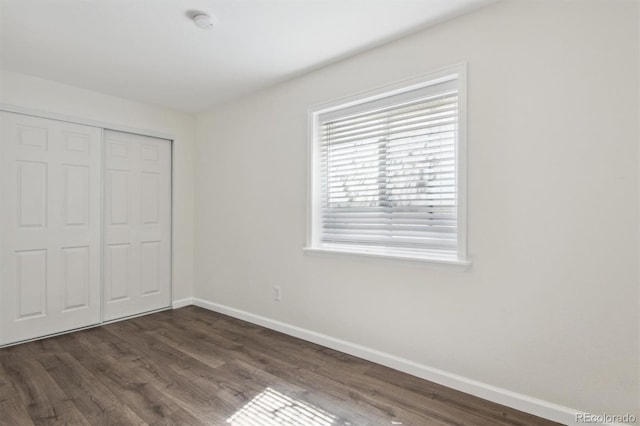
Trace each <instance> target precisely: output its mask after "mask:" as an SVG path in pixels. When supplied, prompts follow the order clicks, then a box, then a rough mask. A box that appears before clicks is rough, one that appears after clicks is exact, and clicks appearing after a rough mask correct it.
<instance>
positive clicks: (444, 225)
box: [315, 78, 459, 258]
mask: <svg viewBox="0 0 640 426" xmlns="http://www.w3.org/2000/svg"><path fill="white" fill-rule="evenodd" d="M458 92H459V91H458V85H457V80H456V79H455V78H453V79H450V80H448V81H445V82H439V83H437V84H432V85H427V86H424V87H420V88H418V89H413V90H408V91H403V92H402V91H401V92H400V93H397V92H396V93H394V94H392V95H389V96H382V97H380V96H378V97H376V98H375V99H374V100H370V101H365V102H362V103H356V104H350V105H348V106H345V107H344V108H339V107H338V108H332V109H331V110H329V111H325V112H320V113H319V114H317V121H316V126H317V129H316V138H317V141H316V144H317V145H316V153H317V156H318V157H319V158H318V159H317V170H318V174H317V177H318V178H319V185H317V189H318V190H319V194H316V196H318V195H319V197H318V203H317V206H318V209H317V210H318V211H317V212H316V221H315V222H316V224H317V225H316V226H317V227H318V229H316V230H315V232H316V235H317V243H318V245H319V246H320V247H322V248H335V249H339V250H346V251H354V252H381V253H400V254H402V253H405V254H408V255H409V257H429V256H433V257H450V258H457V257H458V254H459V253H458V191H457V188H458V185H457V176H458V174H457V164H456V163H457V160H456V159H457V152H456V150H457V141H458V131H459V125H458V122H459V93H458Z"/></svg>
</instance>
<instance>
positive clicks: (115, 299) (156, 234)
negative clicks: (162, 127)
mask: <svg viewBox="0 0 640 426" xmlns="http://www.w3.org/2000/svg"><path fill="white" fill-rule="evenodd" d="M104 149H105V154H104V158H105V176H104V182H105V200H104V205H105V213H104V240H105V241H104V244H105V247H104V298H103V301H104V302H103V303H104V308H103V320H104V321H110V320H114V319H117V318H122V317H126V316H129V315H135V314H140V313H143V312H147V311H151V310H155V309H160V308H165V307H168V306H170V304H171V142H170V141H168V140H164V139H156V138H150V137H145V136H138V135H134V134H130V133H122V132H115V131H105V145H104Z"/></svg>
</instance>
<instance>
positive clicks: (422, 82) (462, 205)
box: [304, 63, 471, 266]
mask: <svg viewBox="0 0 640 426" xmlns="http://www.w3.org/2000/svg"><path fill="white" fill-rule="evenodd" d="M466 69H467V66H466V64H464V63H463V64H458V65H455V66H451V67H447V68H443V69H440V70H438V71H435V72H431V73H429V74H426V75H422V76H419V77H416V78H412V79H409V80H403V81H400V82H397V83H394V84H391V85H387V86H383V87H379V88H377V89H374V90H372V91H367V92H363V93H358V94H355V95H352V96H349V97H346V98H341V99H337V100H334V101H331V102H328V103H324V104H320V105H315V106H312V107H311V108H309V112H308V119H309V123H308V128H309V137H308V143H309V147H308V148H309V151H308V152H309V156H308V161H309V164H308V173H309V175H308V183H309V187H308V205H307V214H308V217H307V245H306V247H305V248H304V251H305V253H324V254H337V255H353V256H366V257H374V258H387V259H400V260H410V261H419V262H434V263H444V264H452V265H461V266H468V265H470V263H471V262H470V260H469V258H468V253H467V71H466ZM446 81H456V82H457V89H458V134H457V141H456V157H455V159H456V196H457V221H456V227H457V253H456V254H455V256H443V255H439V254H435V253H430V252H429V251H426V250H424V251H423V250H421V251H416V252H401V251H395V250H393V249H389V250H388V252H387V251H381V250H379V249H378V250H370V251H369V250H367V249H366V247H357V248H353V249H352V248H336V247H335V246H332V247H323V246H322V244H321V241H320V238H321V229H322V222H321V220H322V219H321V214H320V207H321V191H322V188H321V179H320V162H321V157H320V155H321V154H320V133H319V131H320V128H321V126H320V121H319V118H320V116H325V117H326V115H327V114H330V113H331V112H333V111H344V110H345V109H346V108H351V107H357V106H358V105H360V104H363V103H369V102H372V101H376V100H378V99H385V98H389V97H391V96H397V95H400V96H401V95H402V93H407V92H413V91H416V90H419V89H422V90H424V89H425V88H428V87H429V86H433V85H436V84H440V83H442V82H446Z"/></svg>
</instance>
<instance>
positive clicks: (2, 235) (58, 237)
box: [0, 112, 102, 344]
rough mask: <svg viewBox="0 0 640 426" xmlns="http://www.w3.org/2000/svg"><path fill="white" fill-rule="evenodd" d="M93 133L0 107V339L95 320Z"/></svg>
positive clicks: (97, 208) (97, 175)
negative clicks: (1, 109)
mask: <svg viewBox="0 0 640 426" xmlns="http://www.w3.org/2000/svg"><path fill="white" fill-rule="evenodd" d="M101 133H102V130H101V129H98V128H94V127H89V126H83V125H78V124H70V123H66V122H62V121H56V120H48V119H43V118H36V117H32V116H28V115H22V114H14V113H9V112H0V138H1V139H0V344H8V343H14V342H18V341H21V340H26V339H31V338H35V337H41V336H46V335H48V334H53V333H58V332H62V331H67V330H72V329H74V328H79V327H85V326H89V325H93V324H97V323H99V322H100V263H101V256H100V236H101V224H100V215H101V202H100V190H101V184H100V181H101V160H100V158H101V153H100V151H101V149H100V140H101Z"/></svg>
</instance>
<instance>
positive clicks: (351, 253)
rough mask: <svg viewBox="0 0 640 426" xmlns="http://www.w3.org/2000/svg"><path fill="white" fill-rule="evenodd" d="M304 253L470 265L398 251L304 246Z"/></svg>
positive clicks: (459, 265) (445, 258)
mask: <svg viewBox="0 0 640 426" xmlns="http://www.w3.org/2000/svg"><path fill="white" fill-rule="evenodd" d="M302 251H303V252H304V253H305V254H311V255H329V256H333V255H337V256H354V257H364V258H372V259H390V260H400V261H407V262H417V263H427V264H428V263H433V264H438V265H449V266H453V267H461V268H464V269H466V268H467V267H469V266H471V261H470V260H460V259H455V258H449V257H425V256H420V255H411V254H410V253H407V254H400V253H377V252H362V251H351V250H340V249H335V248H317V247H305V248H303V249H302Z"/></svg>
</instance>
